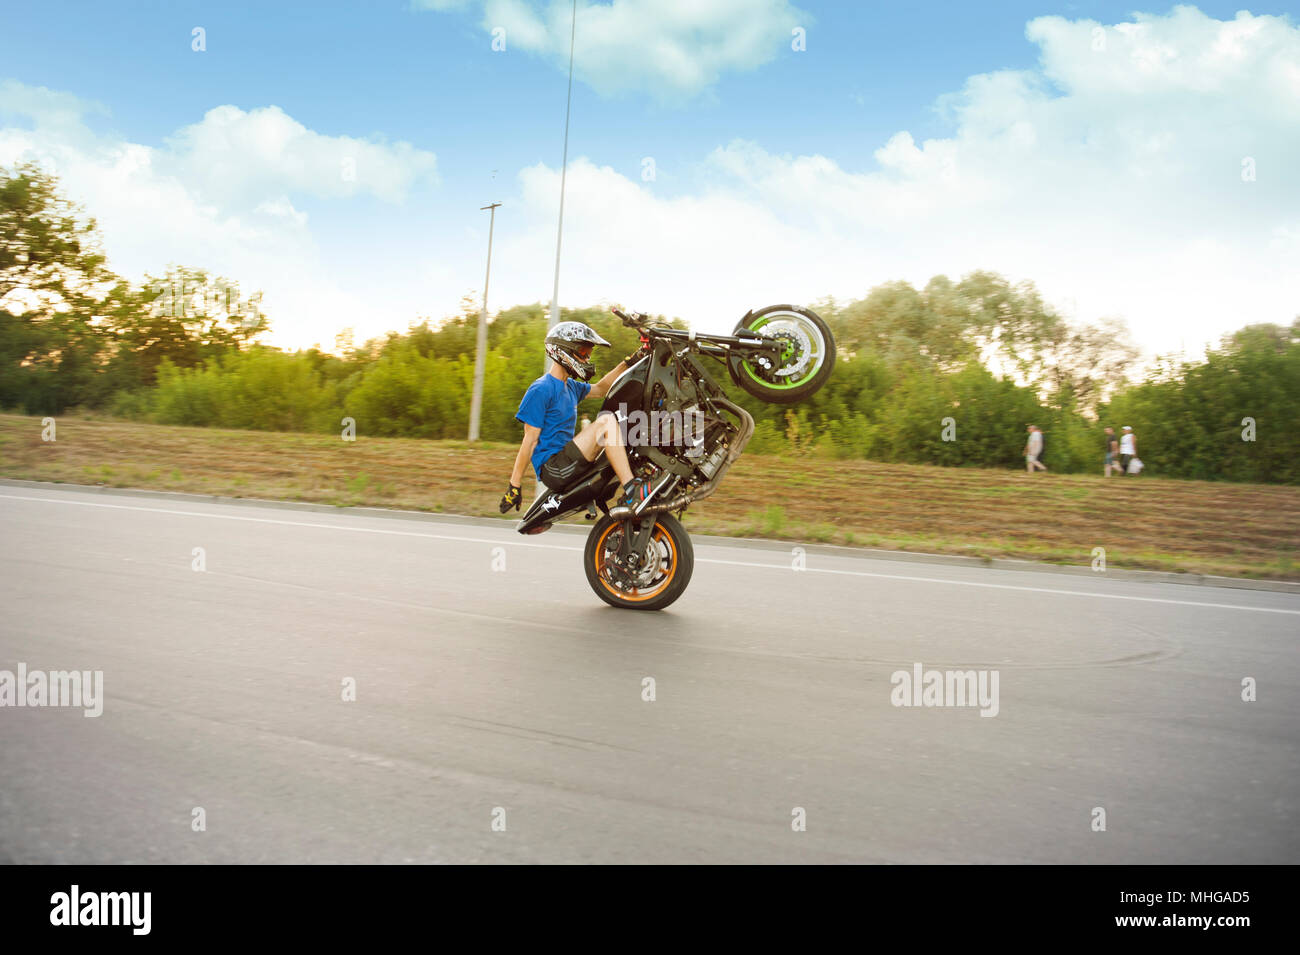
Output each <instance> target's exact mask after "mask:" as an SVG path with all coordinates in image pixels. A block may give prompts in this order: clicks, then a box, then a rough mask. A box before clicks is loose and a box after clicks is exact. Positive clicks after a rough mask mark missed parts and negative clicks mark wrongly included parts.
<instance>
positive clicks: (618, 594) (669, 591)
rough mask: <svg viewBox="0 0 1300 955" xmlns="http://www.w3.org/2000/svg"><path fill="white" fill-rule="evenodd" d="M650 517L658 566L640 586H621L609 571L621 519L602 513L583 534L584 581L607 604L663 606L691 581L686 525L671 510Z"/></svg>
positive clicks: (628, 607) (692, 563) (692, 556)
mask: <svg viewBox="0 0 1300 955" xmlns="http://www.w3.org/2000/svg"><path fill="white" fill-rule="evenodd" d="M645 519H646V520H651V518H645ZM653 520H654V522H655V527H654V530H653V531H651V532H650V547H651V548H654V549H655V551H656V553H657V559H658V569H657V571H656V573H655V574H654V575H653V577H652V579H650V580H648V581H646V582H645V585H644V586H642V587H625V586H623V585H622V584H621V583H620V582H619V580H618V577H617V575H616V574H614V573H613V572H612V567H611V560H612V552H615V551H617V550H618V545H619V543H620V541H621V535H622V533H623V527H624V524H623V522H622V521H616V520H613V519H612V518H609V517H602V518H601V519H600V520H599V521H597V522H596V526H594V527H593V528H592V529H591V533H590V534H588V535H587V547H586V550H585V551H584V553H583V566H584V567H585V568H586V571H587V583H589V584H591V589H592V590H594V591H596V595H597V596H598V597H600V599H601V600H603V601H605V603H607V604H609V605H610V606H611V607H622V608H623V609H625V610H663V609H664V607H667V606H668V605H669V604H671V603H672V602H673V601H674V600H676V599H677V598H678V597H680V596H681V595H682V593H683V592H684V591H685V590H686V585H687V584H689V583H690V582H691V572H692V571H693V570H694V569H695V549H694V548H693V547H692V546H691V539H690V537H689V536H687V534H686V529H685V528H684V527H682V524H681V522H680V521H679V520H677V518H675V517H673V516H672V515H671V514H658V515H656V516H655V517H654V518H653ZM634 526H635V525H634Z"/></svg>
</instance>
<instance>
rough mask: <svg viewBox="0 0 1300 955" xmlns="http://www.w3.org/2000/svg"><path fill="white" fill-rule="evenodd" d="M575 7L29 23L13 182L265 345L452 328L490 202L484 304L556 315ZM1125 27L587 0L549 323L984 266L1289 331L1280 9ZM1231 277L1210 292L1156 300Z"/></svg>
mask: <svg viewBox="0 0 1300 955" xmlns="http://www.w3.org/2000/svg"><path fill="white" fill-rule="evenodd" d="M433 7H440V8H444V9H433ZM568 9H569V5H568V3H564V2H561V3H558V4H555V3H550V2H548V3H537V4H526V3H523V2H520V0H489V2H487V3H482V2H473V0H460V2H457V0H417V2H416V3H411V2H393V3H384V2H375V3H364V4H363V3H324V2H318V3H276V4H265V3H261V4H259V3H239V2H234V3H232V2H222V3H204V2H170V3H162V2H152V3H146V2H136V3H120V4H102V5H90V4H84V3H60V2H46V3H42V4H32V5H25V6H23V7H20V8H16V9H12V10H10V11H7V13H6V24H7V29H6V30H5V33H4V35H3V37H0V83H6V84H7V85H6V86H5V87H4V90H5V92H4V94H3V95H0V162H11V161H13V160H14V159H17V158H23V157H27V158H31V157H35V158H38V159H48V161H49V162H51V163H52V164H53V167H54V168H55V169H56V171H59V172H60V173H61V174H62V175H63V176H64V179H65V183H66V185H67V187H68V189H69V191H70V192H72V193H73V194H74V196H75V197H76V198H78V199H80V200H81V201H82V202H84V203H85V204H86V206H87V208H88V210H89V211H90V212H91V213H92V214H96V215H98V216H99V217H100V218H101V222H102V225H103V227H104V232H105V237H106V244H107V251H108V253H109V256H110V262H111V264H113V265H115V266H116V267H117V268H118V269H119V270H120V271H122V272H124V273H125V274H127V275H128V276H130V277H133V278H138V277H139V275H140V274H142V273H143V271H145V270H151V271H155V272H156V271H159V270H160V269H161V268H162V267H163V266H164V265H165V264H166V261H167V260H168V259H169V258H170V260H173V261H180V262H184V263H185V264H191V265H206V266H209V267H211V268H214V269H217V270H219V271H226V272H227V274H230V276H231V277H232V278H237V279H241V280H243V281H244V282H245V284H252V285H256V286H260V287H263V288H264V289H265V290H266V292H267V306H268V311H269V312H270V316H271V319H272V323H273V326H274V327H275V329H276V332H275V336H274V339H273V340H275V341H276V342H277V343H279V344H285V345H289V346H298V345H307V344H311V343H313V342H321V343H323V344H326V345H327V346H328V345H331V344H332V342H333V337H334V334H335V333H336V332H337V331H339V330H340V329H341V328H342V327H344V326H345V325H350V326H353V327H354V328H356V331H357V335H358V337H365V336H367V335H371V334H377V333H379V332H382V331H383V330H385V329H389V328H398V329H401V328H404V327H405V326H406V324H407V323H408V322H409V321H411V320H412V319H414V318H415V317H416V316H417V315H431V316H433V317H435V318H436V317H439V316H443V315H446V314H449V313H450V312H452V311H454V310H455V309H456V307H457V301H458V299H459V297H460V295H462V294H464V293H469V292H472V293H474V294H479V293H480V292H481V283H482V265H481V263H482V259H483V253H484V251H485V248H484V246H485V243H486V222H485V221H484V220H485V218H486V213H480V212H479V211H478V207H479V206H481V205H484V204H485V203H487V202H488V201H491V200H494V199H495V200H500V201H502V202H504V203H505V205H504V206H503V208H502V209H501V210H500V211H499V213H498V220H497V233H496V235H497V239H498V241H499V245H498V247H497V249H496V254H495V256H494V276H493V289H494V294H493V302H492V305H493V306H494V308H495V307H501V306H504V305H508V304H514V303H516V302H524V301H539V300H545V299H547V298H549V295H550V271H551V268H552V264H553V263H552V261H551V260H552V259H553V254H554V208H553V205H554V201H555V200H554V197H551V198H548V196H549V195H550V193H549V192H548V191H547V190H548V189H549V188H550V186H551V185H552V180H553V179H555V177H556V176H558V167H559V162H560V152H561V145H562V143H561V137H562V122H563V114H564V93H565V72H564V66H565V65H566V55H567V41H568V35H567V24H568V16H567V11H568ZM1143 9H1146V10H1148V11H1149V16H1148V18H1147V20H1148V22H1147V26H1145V27H1142V28H1139V27H1138V24H1139V23H1141V22H1142V18H1141V17H1135V16H1134V14H1133V12H1132V11H1133V7H1132V6H1131V5H1129V4H1110V3H1101V4H1091V3H1077V4H1053V3H1050V2H1037V3H1021V2H1009V3H999V4H996V5H993V6H992V9H989V8H988V5H983V4H969V3H951V4H948V3H917V4H897V3H877V2H867V3H843V4H813V3H806V4H794V3H788V2H785V0H695V2H693V3H673V2H667V0H665V2H661V3H658V4H655V3H648V2H640V0H619V2H617V3H615V4H614V5H613V7H612V8H611V6H610V4H609V3H604V4H594V3H590V2H588V0H583V2H580V3H579V17H580V32H579V41H580V44H581V48H580V53H579V57H578V62H579V68H578V76H579V79H578V80H577V81H576V82H575V85H574V93H573V125H572V133H571V139H570V159H571V161H572V162H573V163H574V166H573V167H571V169H570V179H569V184H570V188H571V190H573V191H572V192H571V193H570V201H571V203H572V205H571V206H570V207H569V208H568V209H566V248H567V247H568V246H569V245H570V243H572V254H571V255H566V259H565V270H564V272H563V274H562V279H561V296H560V297H561V301H562V303H563V304H566V305H586V304H591V303H592V302H595V301H623V302H626V303H628V304H632V305H635V306H636V307H640V308H643V309H647V310H654V311H663V312H667V313H669V314H679V315H682V316H683V317H686V318H688V319H689V320H691V321H692V322H694V323H697V324H700V325H701V326H703V327H709V326H713V327H721V326H728V325H729V324H730V322H731V321H732V320H733V319H734V316H735V315H737V314H739V313H741V312H743V311H744V310H745V309H746V308H747V307H749V306H751V305H757V304H762V303H763V302H765V301H767V298H765V297H764V296H768V297H771V296H775V297H776V298H777V299H780V300H782V301H784V300H796V301H810V300H812V299H813V298H815V297H819V296H821V295H826V294H834V295H836V296H837V297H841V298H843V297H856V296H860V295H861V294H864V293H865V292H866V291H867V289H868V288H869V287H870V286H871V285H872V284H875V283H877V282H879V281H884V280H887V279H893V278H902V279H907V280H910V281H914V282H917V283H923V282H924V281H925V280H926V279H927V278H928V277H929V276H931V275H934V274H937V273H947V274H952V275H958V274H961V273H963V272H964V271H968V270H969V269H970V268H972V267H986V268H991V269H995V270H998V271H1001V272H1003V273H1004V274H1007V275H1008V276H1010V277H1012V278H1015V279H1032V280H1035V281H1037V282H1038V283H1039V285H1040V286H1041V287H1042V288H1043V290H1044V292H1045V293H1046V294H1047V295H1048V298H1049V299H1050V300H1052V301H1053V302H1055V303H1056V304H1057V305H1058V306H1059V307H1061V308H1063V309H1064V310H1066V311H1067V313H1069V314H1071V315H1072V316H1074V317H1075V318H1077V319H1078V320H1080V321H1091V320H1097V319H1099V318H1103V317H1106V316H1109V315H1118V316H1119V317H1123V318H1124V319H1125V320H1126V321H1128V322H1129V323H1130V325H1131V326H1132V327H1133V329H1134V332H1135V335H1136V337H1137V338H1138V340H1139V342H1140V343H1142V344H1143V345H1145V346H1147V347H1148V349H1150V350H1162V349H1168V348H1170V347H1174V346H1177V345H1179V344H1183V345H1188V346H1193V347H1194V346H1196V345H1199V344H1200V343H1201V342H1203V341H1205V340H1209V339H1212V338H1214V337H1215V336H1217V334H1219V333H1221V332H1222V331H1226V330H1228V329H1230V328H1233V327H1237V326H1238V325H1240V324H1242V323H1244V322H1245V321H1249V320H1273V321H1283V320H1289V319H1290V317H1292V316H1293V315H1294V314H1295V313H1297V312H1300V300H1298V297H1297V294H1296V293H1297V286H1296V282H1295V279H1294V277H1288V276H1287V275H1285V274H1283V273H1284V272H1285V264H1286V263H1287V262H1288V261H1291V262H1292V263H1293V264H1294V262H1295V260H1294V259H1291V258H1290V256H1292V255H1293V254H1294V253H1295V252H1296V251H1297V250H1300V199H1298V193H1300V190H1298V189H1297V184H1296V182H1295V175H1296V174H1295V171H1294V170H1295V169H1296V168H1298V167H1300V151H1296V149H1295V147H1296V146H1297V138H1296V135H1295V133H1294V130H1293V129H1292V127H1293V126H1294V125H1295V120H1296V118H1297V114H1296V112H1295V111H1296V109H1297V104H1300V52H1298V51H1300V32H1298V31H1297V29H1296V16H1295V13H1294V10H1290V9H1288V7H1287V5H1279V4H1266V5H1262V6H1257V7H1252V8H1251V16H1250V18H1249V20H1248V21H1247V22H1245V25H1243V21H1242V20H1241V19H1240V17H1238V16H1237V12H1236V9H1235V8H1234V6H1233V5H1226V4H1215V3H1201V4H1199V5H1198V6H1197V7H1189V8H1183V9H1182V10H1181V12H1180V11H1179V10H1175V9H1174V8H1171V7H1168V6H1163V5H1161V6H1157V7H1148V8H1143ZM1038 18H1054V19H1051V20H1048V21H1040V20H1038ZM1234 18H1236V19H1234ZM1031 21H1034V22H1039V23H1043V24H1044V25H1043V26H1042V27H1041V28H1040V29H1037V30H1035V31H1030V32H1031V33H1032V34H1033V35H1032V36H1030V35H1027V25H1028V24H1030V23H1031ZM556 24H559V25H561V26H563V27H564V28H565V29H563V30H560V29H558V28H556ZM1124 24H1129V25H1130V28H1129V29H1125V28H1123V25H1124ZM792 25H794V26H798V27H801V28H802V29H804V30H805V31H806V49H804V50H799V51H796V50H794V49H792V48H791V26H792ZM195 27H201V28H203V30H204V31H205V37H204V40H205V44H206V49H205V50H203V51H201V52H199V51H195V50H193V49H192V36H191V31H192V29H193V28H195ZM495 27H503V28H504V30H505V47H506V48H505V50H502V51H494V50H493V49H492V40H493V34H492V30H493V29H494V28H495ZM588 29H590V30H592V31H593V32H590V33H586V32H584V31H586V30H588ZM1097 29H1100V30H1101V31H1102V38H1103V43H1104V45H1105V49H1102V50H1098V49H1094V48H1092V47H1093V46H1094V45H1095V39H1096V36H1097V34H1096V33H1095V32H1094V31H1096V30H1097ZM1225 44H1229V45H1231V46H1232V52H1231V55H1227V56H1225V55H1224V54H1223V50H1224V48H1225ZM1171 49H1172V50H1173V51H1174V53H1173V55H1172V56H1171V55H1170V53H1169V51H1170V50H1171ZM557 51H558V52H557ZM1206 57H1209V60H1206V59H1205V58H1206ZM1206 63H1208V64H1209V65H1208V67H1207V66H1205V64H1206ZM1216 70H1219V71H1220V72H1219V73H1216ZM1292 70H1294V72H1292ZM1116 71H1118V72H1116ZM1125 71H1127V72H1125ZM981 77H986V78H987V77H992V78H993V79H986V80H981V79H980V78H981ZM69 104H75V105H69ZM101 107H102V109H101ZM219 109H224V110H225V112H219V113H218V114H217V115H216V116H213V115H212V114H211V111H213V110H219ZM1198 116H1201V117H1204V119H1205V121H1206V125H1213V124H1215V123H1216V120H1217V121H1218V122H1217V128H1218V132H1217V133H1216V134H1213V135H1212V134H1211V132H1210V131H1198V130H1197V128H1196V126H1197V123H1196V122H1195V120H1196V118H1197V117H1198ZM187 129H188V130H189V132H188V133H185V132H182V131H184V130H187ZM1289 129H1291V131H1288V130H1289ZM1008 130H1011V132H1010V133H1009V132H1008ZM900 134H904V135H906V136H908V137H910V140H909V139H901V140H900V139H899V138H898V137H899V136H900ZM1225 138H1226V139H1227V140H1230V142H1225V141H1224V140H1225ZM927 141H929V143H933V144H934V146H933V148H931V146H930V145H929V143H928V142H927ZM358 144H364V147H363V146H359V145H358ZM891 144H892V145H891ZM277 150H280V151H279V152H277ZM358 150H362V152H358ZM882 150H888V152H887V153H886V155H885V158H883V159H882ZM351 154H356V156H357V163H356V166H355V170H356V171H355V181H353V180H348V182H347V185H345V186H338V185H337V184H336V183H334V182H333V179H334V178H336V177H335V176H334V174H333V172H331V171H330V170H333V169H334V168H335V167H336V166H337V165H338V162H339V157H341V156H344V157H345V156H347V155H351ZM1248 157H1249V158H1251V159H1252V160H1254V161H1255V162H1256V163H1257V164H1258V165H1259V168H1260V173H1259V175H1258V177H1257V178H1255V179H1252V180H1249V181H1243V179H1242V176H1241V175H1240V172H1239V170H1240V167H1241V164H1242V162H1243V161H1244V160H1245V159H1246V158H1248ZM647 158H649V159H652V160H653V163H654V171H655V176H654V178H653V180H647V179H645V178H644V177H643V169H644V168H645V161H646V159H647ZM584 161H585V163H584ZM1135 162H1137V163H1138V165H1136V166H1135V165H1134V163H1135ZM1288 165H1289V167H1290V168H1287V166H1288ZM999 171H1000V172H999ZM927 176H932V177H934V178H933V181H932V182H931V183H929V185H928V186H927V182H926V177H927ZM1108 176H1109V177H1111V178H1112V179H1113V181H1108V178H1107V177H1108ZM381 179H382V181H380V180H381ZM1144 180H1148V181H1144ZM1022 184H1023V185H1024V193H1025V194H1024V196H1023V197H1021V198H1019V199H1017V192H1018V190H1019V189H1020V188H1021V186H1022ZM1243 187H1244V189H1243ZM551 191H558V190H551ZM1071 196H1074V201H1077V203H1078V205H1077V207H1071V206H1070V205H1069V202H1068V201H1067V200H1069V198H1070V197H1071ZM1189 202H1190V205H1191V207H1192V210H1193V211H1196V212H1197V213H1198V214H1197V215H1195V216H1192V215H1190V213H1189V210H1188V207H1189ZM1110 203H1115V205H1116V206H1117V208H1115V209H1113V210H1111V211H1109V212H1107V211H1106V206H1107V205H1108V204H1110ZM850 213H851V214H850ZM1049 214H1050V215H1051V216H1052V218H1051V219H1050V220H1046V219H1045V218H1044V217H1046V216H1048V215H1049ZM570 229H572V238H570ZM679 230H680V233H681V234H682V235H685V236H686V237H688V238H689V237H698V244H693V242H691V241H682V239H681V238H680V237H679ZM548 232H549V235H548ZM1126 243H1133V244H1132V246H1131V247H1129V248H1125V247H1124V246H1125V244H1126ZM548 247H549V250H548ZM1135 256H1136V257H1137V258H1138V259H1139V260H1140V261H1138V262H1135V261H1134V260H1135ZM1261 256H1262V257H1263V258H1262V259H1261ZM1215 262H1220V263H1222V267H1223V271H1224V272H1225V276H1224V278H1223V280H1222V281H1221V282H1216V286H1215V290H1214V291H1213V292H1212V293H1210V294H1209V296H1208V299H1209V300H1208V302H1207V293H1206V290H1204V289H1201V290H1200V291H1199V292H1197V293H1196V294H1191V293H1190V292H1189V290H1188V289H1187V288H1186V285H1187V280H1186V278H1181V279H1179V278H1175V274H1176V272H1178V271H1183V270H1184V267H1185V268H1187V269H1191V270H1192V271H1194V272H1197V273H1201V274H1203V273H1204V269H1205V267H1206V263H1215ZM1244 262H1248V263H1251V266H1250V268H1249V269H1248V270H1244V269H1243V267H1242V263H1244ZM1139 266H1140V267H1139ZM1228 273H1231V274H1228ZM1175 284H1176V285H1178V286H1180V288H1179V289H1177V290H1176V291H1175V290H1174V288H1173V286H1174V285H1175ZM1166 286H1168V288H1166ZM1243 296H1245V297H1244V298H1243ZM733 303H734V304H733ZM1228 305H1233V306H1239V307H1234V311H1236V312H1238V313H1239V314H1233V315H1230V316H1228V315H1225V314H1224V313H1225V311H1227V308H1226V306H1228ZM1193 307H1194V308H1199V309H1201V311H1198V312H1197V313H1196V315H1195V316H1194V317H1193V318H1190V319H1189V318H1188V317H1187V316H1186V315H1185V314H1184V313H1183V312H1182V311H1180V310H1183V309H1186V308H1193ZM1288 310H1289V312H1288ZM1189 335H1190V337H1191V341H1187V338H1188V336H1189Z"/></svg>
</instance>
